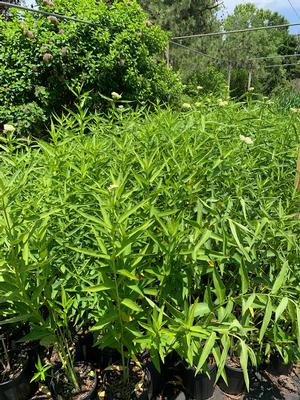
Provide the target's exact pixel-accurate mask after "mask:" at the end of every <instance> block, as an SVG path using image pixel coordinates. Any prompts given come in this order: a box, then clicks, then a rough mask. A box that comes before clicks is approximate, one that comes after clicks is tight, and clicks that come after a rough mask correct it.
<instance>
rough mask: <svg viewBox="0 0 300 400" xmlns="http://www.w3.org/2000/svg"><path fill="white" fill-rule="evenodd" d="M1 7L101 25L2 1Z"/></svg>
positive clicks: (0, 2)
mask: <svg viewBox="0 0 300 400" xmlns="http://www.w3.org/2000/svg"><path fill="white" fill-rule="evenodd" d="M0 6H5V7H11V8H17V9H20V10H22V11H29V12H32V13H35V14H42V15H48V16H52V17H56V18H60V19H65V20H67V21H73V22H79V23H81V24H87V25H93V26H100V24H97V23H94V22H91V21H85V20H83V19H78V18H73V17H68V16H67V15H62V14H56V13H50V12H48V11H43V10H35V9H34V8H28V7H23V6H19V5H17V4H11V3H7V2H5V1H0Z"/></svg>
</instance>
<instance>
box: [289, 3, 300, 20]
mask: <svg viewBox="0 0 300 400" xmlns="http://www.w3.org/2000/svg"><path fill="white" fill-rule="evenodd" d="M288 2H289V5H290V6H291V8H292V10H293V11H294V13H295V15H296V16H297V18H299V19H300V15H299V14H298V11H297V10H296V8H295V7H294V6H293V4H292V2H291V0H288Z"/></svg>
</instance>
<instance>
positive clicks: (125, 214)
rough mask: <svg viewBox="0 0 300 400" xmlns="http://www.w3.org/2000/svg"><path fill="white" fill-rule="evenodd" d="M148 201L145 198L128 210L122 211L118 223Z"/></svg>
mask: <svg viewBox="0 0 300 400" xmlns="http://www.w3.org/2000/svg"><path fill="white" fill-rule="evenodd" d="M147 202H148V200H147V199H145V200H143V201H141V202H140V203H139V204H137V205H136V206H134V207H132V208H131V209H130V210H128V211H127V212H126V213H124V214H123V215H121V216H120V218H119V221H118V222H119V224H121V223H122V222H124V221H125V220H126V219H127V218H129V217H130V215H132V214H134V213H135V212H136V211H137V210H138V209H139V208H141V207H143V206H144V205H145V204H146V203H147Z"/></svg>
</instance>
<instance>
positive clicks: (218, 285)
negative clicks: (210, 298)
mask: <svg viewBox="0 0 300 400" xmlns="http://www.w3.org/2000/svg"><path fill="white" fill-rule="evenodd" d="M213 283H214V287H215V290H216V295H217V298H218V300H219V304H221V303H223V301H224V300H225V291H226V289H225V286H224V284H223V282H222V280H221V277H220V274H219V272H218V271H217V269H216V267H215V268H214V269H213Z"/></svg>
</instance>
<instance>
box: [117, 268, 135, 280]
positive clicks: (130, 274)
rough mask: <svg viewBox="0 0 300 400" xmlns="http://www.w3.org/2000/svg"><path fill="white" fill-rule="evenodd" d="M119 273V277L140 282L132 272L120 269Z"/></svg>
mask: <svg viewBox="0 0 300 400" xmlns="http://www.w3.org/2000/svg"><path fill="white" fill-rule="evenodd" d="M117 272H118V274H119V275H122V276H125V277H126V278H129V279H132V280H134V281H138V278H137V277H136V276H135V275H133V274H132V273H131V272H129V271H127V269H118V271H117Z"/></svg>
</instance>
